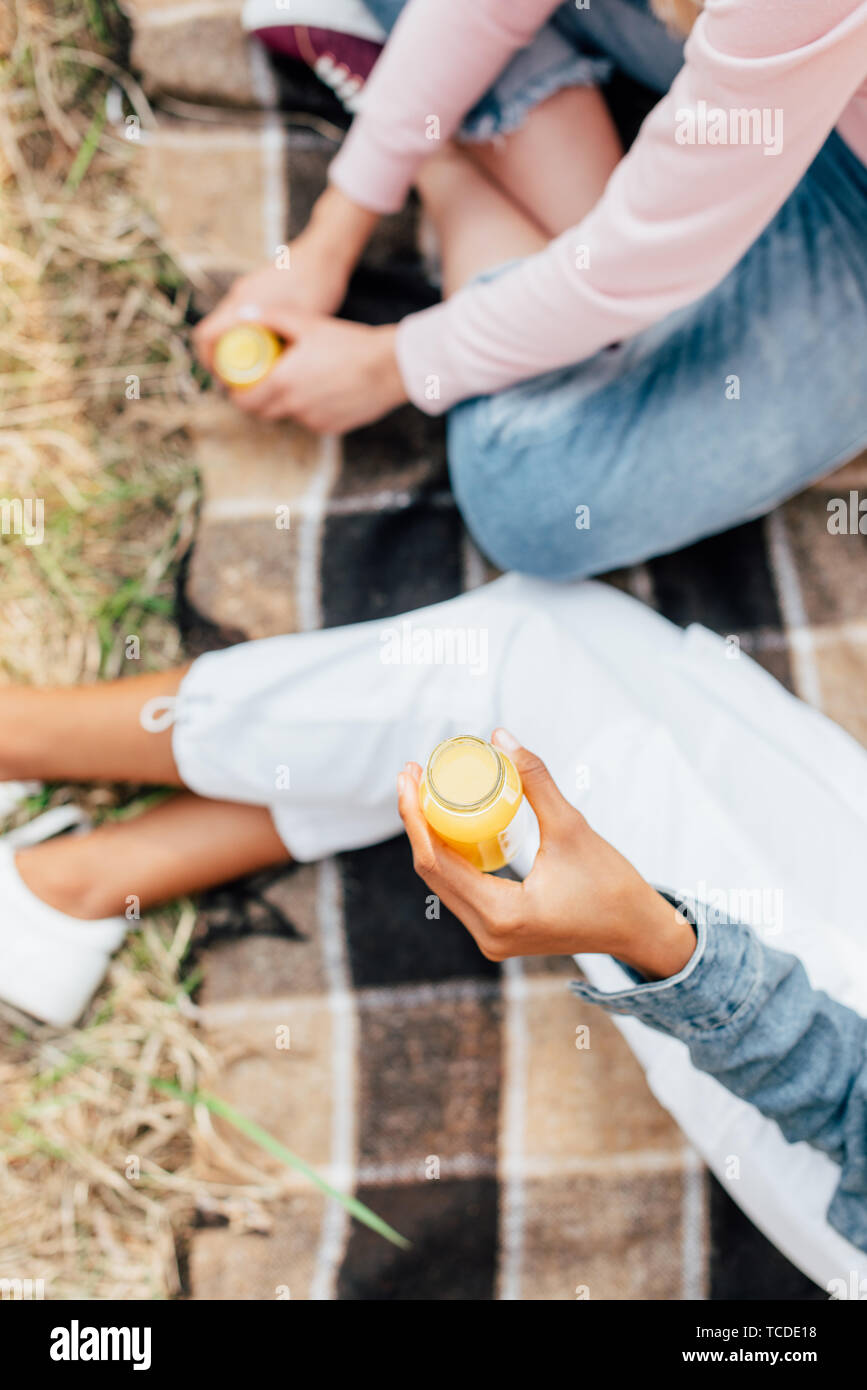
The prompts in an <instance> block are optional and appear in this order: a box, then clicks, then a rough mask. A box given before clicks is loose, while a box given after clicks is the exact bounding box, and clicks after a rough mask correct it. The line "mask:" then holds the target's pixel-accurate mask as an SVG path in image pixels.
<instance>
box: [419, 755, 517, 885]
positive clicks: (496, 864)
mask: <svg viewBox="0 0 867 1390" xmlns="http://www.w3.org/2000/svg"><path fill="white" fill-rule="evenodd" d="M419 801H420V804H421V809H422V813H423V815H424V817H425V819H426V821H427V823H428V825H430V827H431V829H433V830H435V831H436V833H437V835H439V836H440V838H441V839H443V840H445V842H446V844H448V845H451V847H452V849H454V850H457V852H458V854H461V855H463V857H464V858H465V859H468V860H469V861H470V863H471V864H475V866H476V868H477V869H484V870H485V871H486V872H487V873H492V872H493V871H494V870H495V869H502V868H503V867H504V866H505V865H506V864H509V863H511V861H512V860H513V859H515V858H516V856H518V855H519V854H520V852H521V850H522V849H523V848H525V846H526V843H527V840H528V836H529V832H530V828H531V823H530V817H529V813H528V808H527V806H526V803H525V801H524V791H523V788H522V786H521V778H520V776H519V775H518V770H517V768H516V767H515V765H514V763H513V762H512V761H511V759H510V758H508V757H507V756H506V754H505V753H501V752H500V750H499V748H495V747H494V745H493V744H492V743H488V742H487V741H486V740H485V739H483V738H477V737H476V736H475V735H474V734H459V735H457V736H456V737H455V738H447V739H445V741H444V742H443V743H439V744H437V746H436V748H435V749H434V750H433V752H432V753H431V755H430V757H429V758H428V760H427V766H426V768H425V770H424V775H423V776H422V780H421V784H420V787H419Z"/></svg>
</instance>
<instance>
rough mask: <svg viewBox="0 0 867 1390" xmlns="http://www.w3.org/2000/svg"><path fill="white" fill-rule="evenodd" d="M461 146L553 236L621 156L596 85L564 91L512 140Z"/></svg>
mask: <svg viewBox="0 0 867 1390" xmlns="http://www.w3.org/2000/svg"><path fill="white" fill-rule="evenodd" d="M460 148H461V149H462V150H463V151H464V152H465V153H466V154H467V155H469V157H470V158H471V159H472V160H473V162H474V163H476V164H477V165H478V166H479V168H481V169H483V170H484V172H485V173H486V174H487V175H488V177H489V178H490V179H491V180H492V181H493V182H494V183H495V184H496V185H497V186H498V187H499V188H500V189H501V190H502V191H503V192H504V193H505V194H506V195H507V196H508V197H509V198H510V199H511V201H512V202H513V203H515V204H516V205H517V206H518V207H520V208H522V209H523V210H524V211H525V212H526V213H527V214H528V215H529V216H530V217H532V218H533V220H534V221H535V222H537V223H538V225H539V226H540V227H542V228H543V229H544V231H546V232H547V233H548V235H549V236H552V237H553V236H559V234H560V233H561V232H565V231H566V230H567V228H569V227H574V226H575V224H576V223H577V222H580V221H581V218H582V217H584V216H585V214H586V213H588V212H589V211H590V209H591V208H592V207H595V205H596V203H598V201H599V199H600V197H601V196H602V193H603V191H604V188H605V185H606V183H607V182H608V180H609V178H610V176H611V173H612V170H613V169H614V168H615V167H616V165H617V164H619V163H620V160H621V159H622V158H623V146H622V145H621V143H620V136H619V135H618V134H617V129H616V127H615V125H614V122H613V121H612V119H611V115H610V113H609V111H608V107H607V106H606V105H605V102H604V100H603V99H602V95H601V93H600V92H599V91H598V90H597V89H596V88H595V87H566V88H564V89H563V91H560V92H555V93H554V95H553V96H551V97H549V98H548V100H547V101H543V102H542V103H541V105H540V106H536V107H534V109H533V110H532V111H531V112H530V114H529V116H528V117H527V120H526V121H525V122H524V124H523V125H522V126H520V127H519V129H518V130H515V131H513V132H512V133H511V134H510V135H503V136H501V137H500V139H498V140H494V141H485V142H484V143H482V144H476V143H475V142H473V143H467V144H465V145H461V146H460Z"/></svg>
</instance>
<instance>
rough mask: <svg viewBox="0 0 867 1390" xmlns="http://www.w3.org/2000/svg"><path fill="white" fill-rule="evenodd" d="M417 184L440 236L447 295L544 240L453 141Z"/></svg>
mask: <svg viewBox="0 0 867 1390" xmlns="http://www.w3.org/2000/svg"><path fill="white" fill-rule="evenodd" d="M417 187H418V191H419V193H420V195H421V198H422V202H423V203H424V206H425V210H426V211H427V214H428V216H429V217H430V219H431V221H432V222H433V225H434V228H435V230H436V233H437V237H438V239H439V245H440V254H441V257H442V271H443V294H444V295H446V296H448V295H450V294H454V292H455V290H458V289H460V287H461V286H462V285H465V284H466V283H467V281H468V280H471V279H472V278H473V277H474V276H475V275H478V274H479V272H480V271H482V270H487V269H489V268H490V267H491V266H495V265H502V263H503V261H507V260H510V259H511V258H512V257H513V256H530V255H532V254H533V252H535V251H541V250H542V248H543V247H544V246H545V245H546V244H547V241H548V238H547V236H546V235H545V233H544V232H543V231H542V229H541V228H540V227H539V226H537V225H536V223H535V222H533V220H532V219H531V218H530V217H528V216H527V214H526V213H525V212H523V211H522V209H521V208H518V207H516V206H515V204H514V203H513V202H511V201H510V200H509V198H507V197H506V195H505V194H504V193H502V192H501V191H500V189H498V188H496V187H495V185H494V184H493V183H492V182H491V181H490V179H489V178H488V177H487V175H485V174H483V173H482V172H481V170H480V169H478V168H477V167H476V165H475V164H473V162H472V161H471V160H470V159H468V158H467V156H466V155H465V154H463V153H462V152H461V150H459V149H458V148H457V147H456V146H454V145H449V146H448V147H447V148H446V149H444V150H443V151H442V152H441V153H440V154H436V155H433V156H432V157H431V158H430V159H428V160H426V161H425V163H424V165H423V166H422V169H421V171H420V173H419V177H418V180H417Z"/></svg>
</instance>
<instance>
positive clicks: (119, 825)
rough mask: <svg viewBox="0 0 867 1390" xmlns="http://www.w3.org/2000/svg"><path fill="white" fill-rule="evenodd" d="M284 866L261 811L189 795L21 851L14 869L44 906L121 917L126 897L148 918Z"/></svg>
mask: <svg viewBox="0 0 867 1390" xmlns="http://www.w3.org/2000/svg"><path fill="white" fill-rule="evenodd" d="M289 859H290V855H289V852H288V850H287V849H286V846H285V845H284V844H283V841H282V840H281V839H280V837H279V835H278V834H277V831H276V830H275V828H274V822H273V821H272V819H271V816H270V814H269V812H268V811H267V810H265V809H264V807H261V806H246V805H239V804H237V803H235V802H230V801H207V800H205V799H204V798H202V797H198V796H194V795H193V794H192V793H191V792H187V793H184V794H183V795H180V796H173V797H172V798H171V799H170V800H169V801H167V802H165V803H164V804H163V805H162V806H157V807H156V808H155V809H154V810H152V811H146V812H144V814H143V815H141V816H137V817H136V818H135V819H134V820H128V821H119V822H114V823H111V824H109V825H103V826H100V828H99V829H98V830H94V831H92V832H91V833H90V834H89V835H75V836H65V837H62V838H59V839H55V840H48V841H46V843H45V844H41V845H33V846H32V847H30V848H28V849H22V850H19V851H18V854H17V855H16V856H15V863H16V867H17V869H18V872H19V873H20V875H21V877H22V879H23V880H24V882H25V883H26V885H27V887H28V888H29V889H30V891H31V892H32V893H35V894H36V896H37V897H38V898H41V899H42V901H43V902H46V903H49V904H50V906H51V907H56V908H58V909H59V910H60V911H61V912H66V913H68V914H69V915H70V916H72V917H81V918H99V917H113V916H116V915H123V913H124V911H125V909H126V906H127V904H128V900H129V898H130V897H131V896H135V897H136V898H138V900H139V904H140V906H141V909H142V910H143V911H145V910H147V909H148V908H151V907H156V906H158V905H159V904H160V903H164V902H168V901H170V900H171V899H172V898H177V897H180V896H181V895H182V894H186V893H196V892H199V891H200V890H201V889H203V888H212V887H213V886H214V885H215V884H218V883H227V882H229V881H230V880H231V879H234V878H239V877H240V876H241V875H242V874H249V873H255V872H256V871H257V870H259V869H264V868H268V867H269V866H270V865H272V864H282V863H286V862H288V861H289Z"/></svg>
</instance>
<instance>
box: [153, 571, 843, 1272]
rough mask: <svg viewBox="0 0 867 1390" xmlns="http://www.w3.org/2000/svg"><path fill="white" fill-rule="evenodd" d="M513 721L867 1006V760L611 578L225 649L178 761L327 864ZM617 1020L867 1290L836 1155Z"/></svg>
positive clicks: (611, 979)
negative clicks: (404, 773)
mask: <svg viewBox="0 0 867 1390" xmlns="http://www.w3.org/2000/svg"><path fill="white" fill-rule="evenodd" d="M498 724H502V725H504V726H505V727H506V728H508V729H510V730H511V732H512V733H513V734H514V735H515V736H516V737H517V738H518V739H520V741H521V742H522V743H523V744H524V745H525V746H526V747H528V748H531V749H532V750H533V751H534V752H536V753H538V754H540V755H541V757H543V758H544V759H545V761H546V762H547V764H548V766H549V768H550V769H551V772H552V775H553V776H554V778H555V780H556V781H557V783H558V785H559V786H560V788H561V790H562V792H563V794H564V795H565V796H566V797H567V798H568V799H569V800H570V801H571V802H573V804H575V805H576V806H579V807H580V809H581V810H582V811H583V812H584V814H585V815H586V816H587V818H588V819H589V820H590V822H591V824H592V825H593V827H594V829H596V830H597V831H598V832H599V833H600V834H602V835H604V836H605V837H606V838H607V839H609V840H610V841H611V842H612V843H613V844H614V845H616V847H617V848H618V849H619V850H621V851H622V852H623V853H624V854H625V855H626V856H627V857H628V858H629V859H631V860H632V862H633V863H634V864H635V865H636V867H637V868H638V869H639V870H640V872H641V873H642V874H643V875H644V876H645V877H646V878H647V879H649V880H650V882H651V883H654V884H655V885H657V886H658V887H664V888H668V889H670V890H673V891H674V892H675V893H677V894H683V895H684V896H692V897H695V898H697V899H699V900H702V901H705V902H708V901H709V902H710V904H711V905H712V906H719V905H722V906H724V907H730V908H731V909H732V913H731V915H733V916H738V917H740V918H741V919H742V920H747V921H750V922H751V924H752V925H753V926H754V927H755V928H756V929H757V930H758V931H759V932H760V934H762V935H763V936H764V937H765V939H766V940H767V941H768V942H769V944H770V945H773V946H777V947H778V948H780V949H781V950H788V951H792V952H794V953H795V954H797V955H798V956H800V957H801V959H802V960H803V962H804V965H805V967H806V969H807V972H808V975H809V976H810V979H811V981H812V983H813V984H814V985H815V986H816V987H819V988H823V989H826V990H827V991H828V993H829V994H832V995H833V996H835V997H836V998H838V999H840V1000H841V1001H842V1002H844V1003H847V1004H849V1005H850V1006H851V1007H853V1008H855V1009H857V1010H858V1011H859V1012H861V1013H867V923H865V915H867V914H865V893H864V887H865V885H864V874H865V864H867V855H865V840H867V754H865V752H864V750H863V749H861V747H860V746H859V745H858V744H856V743H855V742H854V740H852V739H851V738H849V737H848V735H846V734H845V733H843V732H842V730H840V729H839V728H837V727H836V726H835V725H834V724H832V723H831V722H830V721H829V720H827V719H826V718H825V717H824V716H822V715H821V714H819V713H817V712H816V711H815V710H812V709H810V708H808V707H807V706H806V705H804V704H802V703H801V702H800V701H798V700H797V699H795V698H794V697H793V696H791V695H789V694H788V693H787V692H786V691H785V690H784V689H783V688H782V687H781V686H780V685H779V684H778V683H777V682H776V681H774V680H773V679H772V677H770V676H769V675H767V673H765V672H764V671H762V670H761V668H759V667H758V666H757V665H755V663H753V662H752V661H751V660H750V659H749V658H748V657H747V656H745V655H743V654H742V653H740V652H739V651H738V650H737V647H736V646H735V645H733V644H732V643H731V642H726V641H723V640H722V639H721V638H719V637H716V636H714V635H713V634H711V633H709V632H708V631H706V630H705V629H704V628H700V627H692V628H689V629H688V630H687V631H686V632H683V631H681V629H679V628H677V627H675V626H673V625H672V624H671V623H669V622H667V621H666V620H665V619H663V618H661V617H659V616H658V615H657V614H655V613H653V612H652V611H651V610H650V609H648V608H646V607H645V606H644V605H642V604H640V603H638V602H637V601H636V600H634V599H631V598H629V597H627V596H626V595H624V594H621V593H619V592H617V591H616V590H614V589H612V588H610V587H609V586H607V585H601V584H593V583H585V584H576V585H567V586H564V585H555V584H549V583H547V582H545V581H542V580H534V579H529V578H525V577H521V576H517V575H508V576H506V577H505V578H503V579H500V580H497V581H496V582H495V583H493V584H490V585H487V586H485V587H484V588H482V589H477V590H474V591H473V592H471V593H469V594H464V595H462V596H461V597H459V598H456V599H452V600H450V601H449V602H447V603H442V604H437V605H435V606H433V607H430V608H426V609H420V610H418V611H416V612H414V613H412V614H408V615H405V616H404V617H403V618H395V619H389V620H386V621H382V622H379V621H377V622H372V623H363V624H358V625H356V626H353V627H346V628H336V629H330V630H326V631H323V632H313V633H305V634H299V635H288V636H285V637H273V638H268V639H266V640H263V641H259V642H250V643H245V644H243V645H241V646H238V647H233V648H230V649H229V650H227V651H222V652H214V653H210V654H208V655H206V656H204V657H201V658H200V659H199V660H198V661H196V662H195V663H194V665H193V666H192V668H191V669H190V671H189V673H188V674H187V676H186V677H185V679H184V681H183V684H182V686H181V690H180V693H179V697H178V703H177V708H176V724H175V734H174V751H175V757H176V760H177V764H178V769H179V771H180V774H181V776H182V778H183V780H184V781H185V782H186V784H187V785H188V786H189V787H190V788H191V789H192V790H193V791H196V792H198V793H199V794H200V795H202V796H208V797H216V798H220V799H226V800H234V801H242V802H252V803H254V804H257V805H263V806H268V807H269V808H270V810H271V812H272V815H273V817H274V821H275V824H276V826H277V829H278V831H279V833H280V835H281V837H282V838H283V840H284V842H285V844H286V845H287V847H288V849H289V850H290V852H291V853H292V855H293V856H294V857H295V858H296V859H299V860H310V859H316V858H319V857H322V856H325V855H328V854H331V853H334V852H336V851H339V850H344V849H351V848H357V847H360V846H363V845H369V844H373V843H375V842H376V841H378V840H381V839H384V838H387V837H389V836H391V835H395V834H397V833H398V832H399V831H400V830H401V824H400V819H399V817H398V814H397V808H396V794H395V779H396V775H397V773H398V771H399V770H400V768H401V767H402V766H403V764H404V762H405V761H407V760H408V759H414V760H415V761H417V762H421V763H424V761H425V758H426V756H427V754H428V752H429V751H430V749H431V748H433V746H434V745H435V744H436V743H437V742H439V741H440V740H441V739H443V738H445V737H447V736H448V735H449V734H454V733H463V732H468V733H479V734H482V735H484V736H486V737H487V736H489V735H490V733H491V731H492V729H494V728H495V727H496V726H497V725H498ZM580 964H581V967H582V969H583V970H584V972H585V974H586V975H587V976H588V978H589V979H590V981H591V983H593V984H594V985H596V986H597V987H599V988H602V989H617V988H622V987H623V986H624V985H625V984H628V981H627V979H626V977H625V975H624V973H623V972H622V971H621V969H620V967H619V966H618V965H617V964H616V962H614V961H613V960H611V959H610V958H609V957H603V956H587V957H581V958H580ZM614 1021H615V1023H616V1024H617V1026H618V1027H619V1028H620V1029H621V1031H622V1032H623V1034H624V1036H625V1037H626V1039H627V1041H628V1042H629V1044H630V1045H631V1047H632V1049H633V1051H634V1052H635V1053H636V1055H637V1057H638V1058H639V1061H640V1062H641V1063H642V1065H643V1066H644V1068H645V1071H646V1073H647V1079H648V1082H649V1084H650V1086H651V1089H652V1090H653V1091H654V1092H655V1094H656V1095H657V1097H658V1098H659V1100H660V1101H661V1102H662V1104H663V1105H665V1106H666V1107H667V1108H668V1110H669V1111H670V1112H671V1113H672V1114H673V1115H674V1117H675V1118H676V1119H677V1121H678V1122H679V1124H680V1125H681V1127H682V1128H683V1130H684V1131H685V1132H686V1134H687V1135H688V1137H689V1138H690V1140H691V1141H692V1143H693V1144H694V1146H695V1147H696V1149H698V1151H699V1152H700V1153H701V1154H702V1155H703V1157H704V1158H705V1160H706V1161H707V1163H708V1164H709V1165H710V1167H711V1168H712V1169H713V1170H714V1171H715V1172H716V1174H717V1176H718V1177H719V1178H720V1180H721V1181H722V1182H723V1183H724V1185H725V1186H726V1187H727V1189H728V1191H729V1192H730V1194H731V1195H732V1197H733V1198H734V1199H735V1200H736V1201H738V1202H739V1203H740V1205H741V1206H742V1207H743V1208H744V1210H745V1211H746V1212H747V1214H748V1215H749V1216H750V1217H751V1218H752V1220H753V1221H754V1222H755V1224H756V1225H757V1226H758V1227H759V1228H760V1229H761V1230H762V1231H764V1232H765V1234H766V1235H767V1236H769V1237H770V1239H772V1240H773V1241H774V1242H775V1243H776V1244H777V1245H778V1246H779V1248H780V1249H781V1250H782V1251H783V1252H784V1254H786V1255H787V1256H788V1257H789V1259H791V1260H792V1261H793V1262H794V1263H795V1264H797V1265H798V1266H799V1267H800V1268H801V1269H802V1270H803V1271H804V1272H805V1273H806V1274H808V1275H809V1276H810V1277H812V1278H813V1279H815V1280H816V1282H817V1283H819V1284H820V1285H821V1286H823V1287H826V1286H827V1284H828V1283H829V1281H830V1280H832V1279H838V1278H843V1279H845V1280H847V1282H848V1281H849V1280H850V1278H851V1276H852V1272H853V1271H855V1272H856V1274H857V1277H858V1278H859V1279H860V1278H867V1256H865V1255H864V1254H863V1253H862V1252H861V1251H859V1250H857V1249H856V1248H855V1247H854V1246H853V1245H851V1244H850V1243H849V1242H848V1241H846V1240H844V1239H843V1238H842V1237H841V1236H839V1235H838V1234H837V1233H836V1232H835V1231H833V1230H832V1229H831V1228H830V1227H829V1226H828V1224H827V1222H826V1220H825V1217H824V1212H825V1209H826V1207H827V1204H828V1201H829V1200H830V1197H831V1194H832V1192H833V1189H834V1186H835V1184H836V1181H837V1178H838V1176H839V1170H838V1169H837V1168H836V1166H835V1165H834V1164H833V1163H832V1161H831V1160H830V1159H828V1158H827V1157H826V1156H824V1155H823V1154H820V1153H819V1152H818V1151H816V1150H814V1149H811V1148H809V1147H808V1146H807V1145H806V1144H796V1145H790V1144H787V1143H786V1141H785V1140H784V1139H783V1137H782V1135H781V1134H780V1132H779V1130H778V1128H777V1126H776V1125H775V1124H774V1123H773V1122H772V1121H770V1120H767V1119H765V1118H764V1117H763V1116H762V1115H760V1114H759V1113H758V1112H757V1111H756V1110H755V1109H754V1108H753V1107H752V1106H750V1105H748V1104H747V1103H745V1102H743V1101H741V1100H739V1099H737V1098H736V1097H734V1096H732V1095H731V1094H730V1093H729V1092H727V1091H726V1090H725V1089H724V1088H723V1087H722V1086H720V1085H719V1083H718V1082H716V1081H714V1080H713V1079H712V1078H710V1077H708V1076H706V1075H704V1074H702V1073H699V1072H697V1071H696V1070H695V1068H693V1066H692V1064H691V1063H690V1061H689V1057H688V1055H687V1052H686V1049H685V1047H684V1046H683V1044H681V1043H680V1042H678V1041H676V1040H674V1039H672V1038H668V1037H665V1036H663V1035H662V1034H659V1033H656V1032H654V1031H653V1030H651V1029H649V1028H647V1027H646V1026H645V1025H644V1024H642V1023H640V1022H638V1021H637V1020H635V1019H629V1018H618V1017H615V1019H614ZM731 1155H738V1156H739V1157H740V1160H741V1162H740V1174H741V1176H740V1177H739V1178H738V1179H737V1180H729V1179H728V1178H727V1176H726V1160H727V1159H728V1158H729V1157H730V1156H731Z"/></svg>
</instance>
